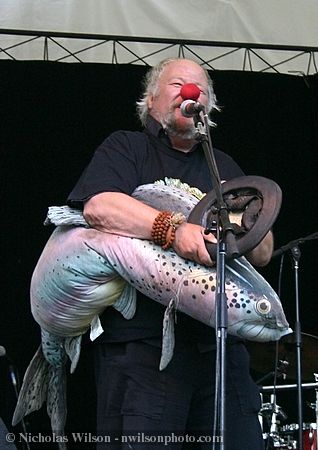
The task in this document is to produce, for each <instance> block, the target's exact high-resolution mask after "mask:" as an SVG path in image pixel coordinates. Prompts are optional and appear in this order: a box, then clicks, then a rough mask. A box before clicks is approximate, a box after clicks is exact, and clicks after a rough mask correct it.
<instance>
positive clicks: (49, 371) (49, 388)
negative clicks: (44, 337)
mask: <svg viewBox="0 0 318 450" xmlns="http://www.w3.org/2000/svg"><path fill="white" fill-rule="evenodd" d="M44 402H46V403H47V412H48V415H49V417H50V419H51V426H52V431H54V432H55V433H56V434H58V435H60V436H62V435H63V434H64V426H65V421H66V373H65V367H64V366H61V367H53V366H52V365H51V364H49V363H48V361H47V360H46V359H45V357H44V355H43V351H42V346H40V347H39V348H38V350H37V352H36V353H35V355H34V356H33V358H32V360H31V362H30V364H29V366H28V368H27V370H26V372H25V375H24V378H23V383H22V387H21V390H20V392H19V397H18V402H17V405H16V407H15V411H14V414H13V419H12V425H13V426H15V425H17V424H18V423H19V422H20V421H21V420H22V419H23V418H24V417H25V416H27V415H28V414H30V413H31V412H33V411H37V410H38V409H40V408H41V407H42V405H43V403H44Z"/></svg>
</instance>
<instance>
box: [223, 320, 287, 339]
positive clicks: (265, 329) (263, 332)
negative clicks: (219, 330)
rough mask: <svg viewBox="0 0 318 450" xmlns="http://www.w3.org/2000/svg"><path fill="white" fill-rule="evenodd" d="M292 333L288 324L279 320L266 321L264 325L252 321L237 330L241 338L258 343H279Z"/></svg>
mask: <svg viewBox="0 0 318 450" xmlns="http://www.w3.org/2000/svg"><path fill="white" fill-rule="evenodd" d="M292 332H293V330H292V329H291V328H290V327H289V325H288V323H287V324H285V323H283V322H281V321H277V320H272V321H264V323H263V324H262V325H260V323H259V322H258V321H254V320H252V321H250V322H245V323H243V324H242V326H241V327H240V329H239V330H237V334H238V335H239V336H242V337H244V339H246V340H250V341H256V342H270V341H278V340H279V339H280V338H282V337H283V336H285V335H286V334H290V333H292ZM229 333H230V330H229Z"/></svg>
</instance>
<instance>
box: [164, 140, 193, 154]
mask: <svg viewBox="0 0 318 450" xmlns="http://www.w3.org/2000/svg"><path fill="white" fill-rule="evenodd" d="M170 142H171V146H172V147H173V148H174V149H175V150H179V151H180V152H183V153H189V152H190V151H191V150H192V149H193V147H194V146H195V145H196V144H197V141H196V140H195V139H182V138H179V137H177V136H173V137H170Z"/></svg>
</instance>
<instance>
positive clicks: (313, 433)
mask: <svg viewBox="0 0 318 450" xmlns="http://www.w3.org/2000/svg"><path fill="white" fill-rule="evenodd" d="M303 447H304V450H317V424H316V423H307V424H306V423H305V424H304V426H303Z"/></svg>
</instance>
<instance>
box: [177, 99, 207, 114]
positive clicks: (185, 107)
mask: <svg viewBox="0 0 318 450" xmlns="http://www.w3.org/2000/svg"><path fill="white" fill-rule="evenodd" d="M204 110H205V107H204V105H201V103H199V102H195V101H194V100H184V101H183V102H182V103H181V105H180V111H181V114H182V115H183V116H184V117H193V116H195V115H196V114H198V113H200V112H201V111H204Z"/></svg>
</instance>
